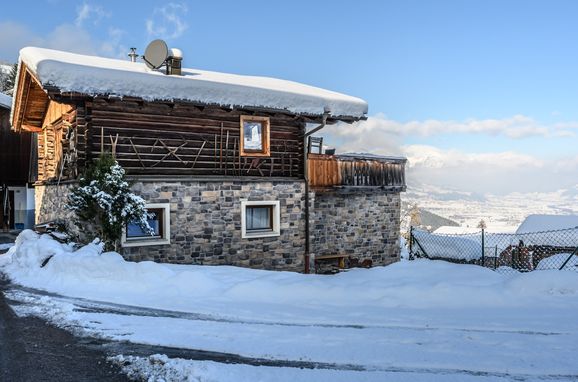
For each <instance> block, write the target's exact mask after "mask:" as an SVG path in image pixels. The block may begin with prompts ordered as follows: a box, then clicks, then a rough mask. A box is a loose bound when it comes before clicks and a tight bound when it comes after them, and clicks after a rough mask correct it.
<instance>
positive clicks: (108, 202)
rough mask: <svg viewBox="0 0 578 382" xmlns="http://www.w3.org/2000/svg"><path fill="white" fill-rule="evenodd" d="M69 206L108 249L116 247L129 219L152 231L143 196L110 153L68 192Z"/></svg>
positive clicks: (85, 229) (82, 225) (82, 226)
mask: <svg viewBox="0 0 578 382" xmlns="http://www.w3.org/2000/svg"><path fill="white" fill-rule="evenodd" d="M68 208H70V209H71V210H72V211H74V212H75V214H76V217H77V221H75V224H76V225H77V226H78V227H79V228H80V229H81V231H82V232H84V233H87V234H94V235H96V236H97V237H99V238H100V239H101V240H102V241H103V242H104V243H105V245H106V247H107V248H109V249H112V248H115V249H116V247H117V244H118V242H119V241H120V238H121V235H122V229H123V227H125V226H126V224H127V223H128V222H130V221H134V222H136V223H137V224H138V225H139V226H140V227H141V228H142V229H143V231H145V232H150V233H151V234H153V230H152V229H151V227H150V226H149V224H148V222H147V211H146V208H145V201H144V199H143V198H141V197H140V196H138V195H135V194H134V193H132V192H131V190H130V185H129V183H128V182H127V181H126V179H125V172H124V169H123V168H122V167H121V166H120V165H119V164H118V163H117V161H116V160H115V159H114V158H113V157H112V155H111V154H109V153H105V154H102V155H101V156H100V158H99V159H98V160H96V161H95V162H94V163H93V164H92V165H91V166H89V167H88V168H87V170H86V173H85V174H84V176H83V177H82V178H80V180H79V185H78V186H77V187H74V188H73V189H72V190H71V192H70V193H69V194H68Z"/></svg>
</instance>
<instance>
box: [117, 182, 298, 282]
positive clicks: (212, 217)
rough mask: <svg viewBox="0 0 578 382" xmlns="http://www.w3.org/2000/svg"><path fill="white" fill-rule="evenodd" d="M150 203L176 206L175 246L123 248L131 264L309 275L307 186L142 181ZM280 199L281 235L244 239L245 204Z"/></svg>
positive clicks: (141, 192)
mask: <svg viewBox="0 0 578 382" xmlns="http://www.w3.org/2000/svg"><path fill="white" fill-rule="evenodd" d="M133 190H134V191H135V192H136V193H137V194H138V195H140V196H142V197H143V198H144V199H145V200H146V201H147V202H149V203H170V205H171V211H170V215H171V244H170V245H158V246H146V247H131V248H124V249H123V256H124V257H125V258H126V259H128V260H134V261H141V260H154V261H157V262H171V263H182V264H208V265H237V266H242V267H250V268H260V269H276V270H293V271H303V255H304V253H305V211H304V205H305V184H304V183H303V182H301V181H275V182H242V181H238V182H237V181H231V182H196V181H177V182H169V181H166V182H162V181H160V182H138V183H136V184H135V185H134V186H133ZM242 199H246V200H250V201H257V200H279V202H280V217H281V236H277V237H267V238H251V239H243V238H241V200H242Z"/></svg>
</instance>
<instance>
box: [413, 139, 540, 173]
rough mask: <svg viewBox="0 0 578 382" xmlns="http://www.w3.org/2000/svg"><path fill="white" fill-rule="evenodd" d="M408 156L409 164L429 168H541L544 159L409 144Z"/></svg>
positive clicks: (508, 153)
mask: <svg viewBox="0 0 578 382" xmlns="http://www.w3.org/2000/svg"><path fill="white" fill-rule="evenodd" d="M402 152H403V153H404V155H405V156H406V157H407V158H408V162H409V166H410V167H416V168H418V167H419V168H429V169H442V168H443V169H453V168H462V167H463V168H480V167H489V168H500V169H503V170H504V169H509V170H512V169H513V170H518V169H520V168H531V169H534V170H536V169H540V168H542V167H544V161H543V160H540V159H538V158H536V157H534V156H532V155H526V154H520V153H516V152H512V151H504V152H486V153H465V152H462V151H460V150H455V149H451V150H442V149H440V148H437V147H433V146H427V145H408V146H404V147H402Z"/></svg>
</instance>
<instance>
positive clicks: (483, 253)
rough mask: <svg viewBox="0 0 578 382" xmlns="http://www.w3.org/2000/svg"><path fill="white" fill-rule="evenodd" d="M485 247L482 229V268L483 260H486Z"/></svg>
mask: <svg viewBox="0 0 578 382" xmlns="http://www.w3.org/2000/svg"><path fill="white" fill-rule="evenodd" d="M485 245H486V243H485V242H484V229H483V228H482V267H483V266H484V265H485V260H486V253H485V252H486V249H485Z"/></svg>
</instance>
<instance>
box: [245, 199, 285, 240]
mask: <svg viewBox="0 0 578 382" xmlns="http://www.w3.org/2000/svg"><path fill="white" fill-rule="evenodd" d="M252 207H269V208H270V214H271V215H270V225H271V229H256V230H251V229H247V208H252ZM280 207H281V204H280V203H279V201H278V200H268V201H249V200H242V201H241V237H242V238H243V239H252V238H259V237H273V236H280V235H281V209H280Z"/></svg>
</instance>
